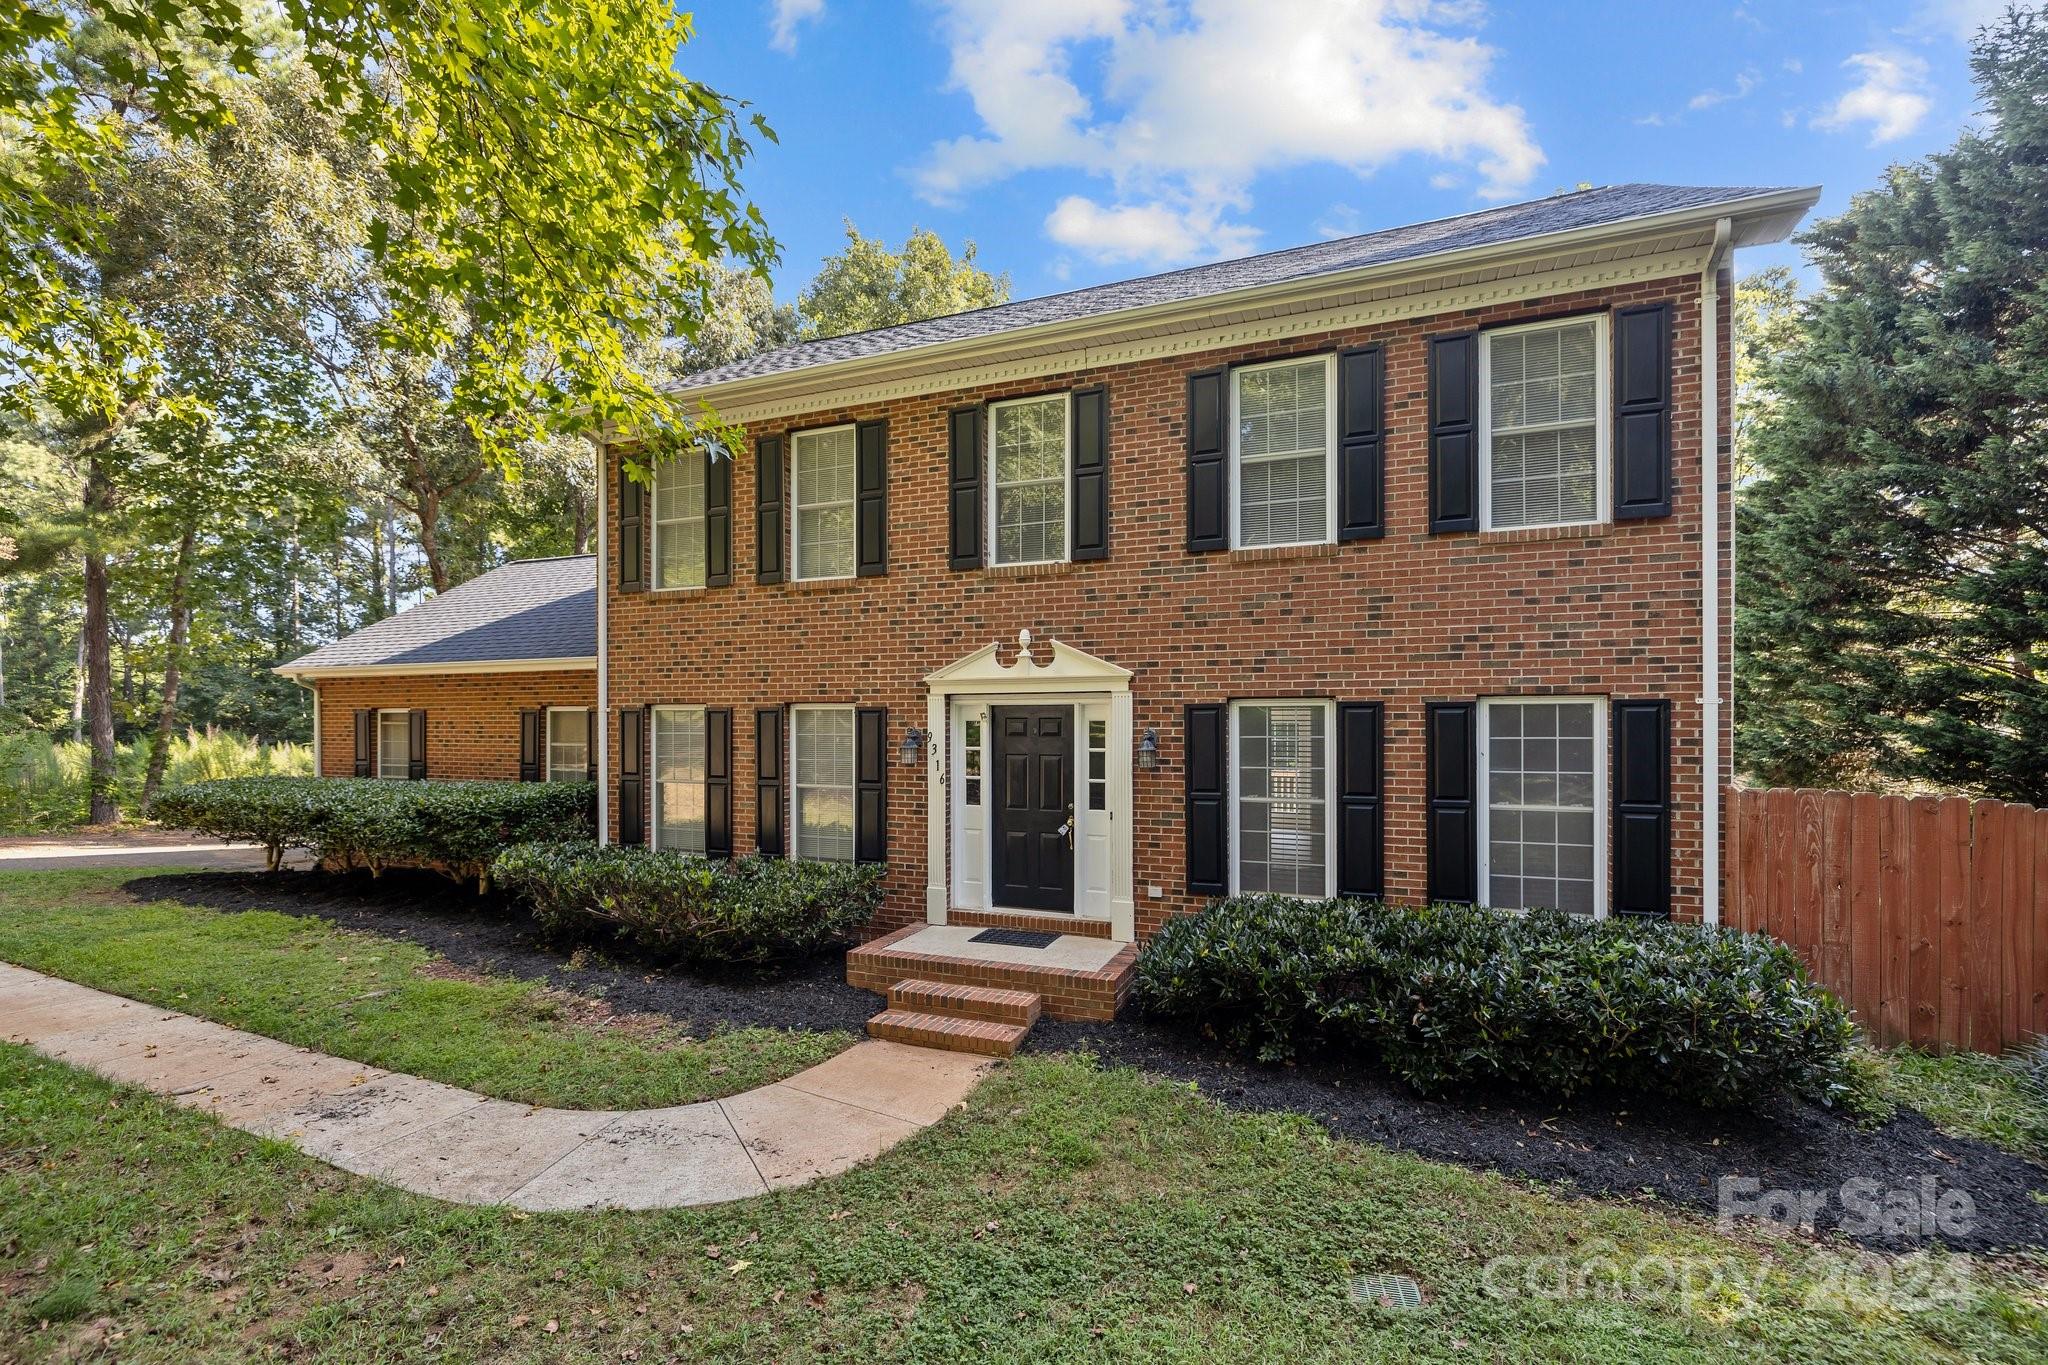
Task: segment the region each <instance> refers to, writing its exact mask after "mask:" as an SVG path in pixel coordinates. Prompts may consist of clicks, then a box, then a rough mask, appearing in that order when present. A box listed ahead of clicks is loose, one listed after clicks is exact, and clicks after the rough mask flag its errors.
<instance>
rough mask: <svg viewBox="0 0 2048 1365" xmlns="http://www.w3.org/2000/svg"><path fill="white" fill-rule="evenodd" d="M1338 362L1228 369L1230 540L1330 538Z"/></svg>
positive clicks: (1250, 543)
mask: <svg viewBox="0 0 2048 1365" xmlns="http://www.w3.org/2000/svg"><path fill="white" fill-rule="evenodd" d="M1336 367H1337V361H1336V357H1335V356H1327V355H1322V356H1311V357H1310V358H1309V359H1307V360H1281V361H1276V362H1274V363H1272V364H1270V365H1246V366H1242V367H1240V368H1238V369H1234V370H1232V371H1231V372H1230V412H1231V420H1230V451H1231V462H1232V464H1233V465H1234V471H1233V473H1234V482H1235V484H1236V487H1237V502H1236V505H1235V507H1234V508H1233V509H1232V513H1231V527H1232V543H1233V544H1235V545H1238V546H1240V547H1246V548H1250V547H1254V546H1260V545H1306V544H1313V543H1315V542H1317V541H1328V540H1335V539H1336V528H1335V526H1334V525H1333V523H1332V517H1333V515H1334V512H1335V508H1336V492H1335V479H1336V467H1337V465H1336V461H1335V460H1333V459H1332V458H1331V456H1330V451H1331V448H1332V447H1333V446H1334V445H1335V444H1336V440H1335V432H1336V421H1337V411H1336V404H1335V402H1334V401H1333V399H1334V397H1335V394H1336V388H1337V373H1336Z"/></svg>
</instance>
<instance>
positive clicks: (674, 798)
mask: <svg viewBox="0 0 2048 1365" xmlns="http://www.w3.org/2000/svg"><path fill="white" fill-rule="evenodd" d="M706 757H707V745H706V741H705V735H704V708H703V707H701V706H657V707H655V708H654V846H655V847H656V848H665V849H668V850H669V851H670V852H673V853H702V852H703V851H704V779H705V777H706V775H707V774H706Z"/></svg>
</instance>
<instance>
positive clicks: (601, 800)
mask: <svg viewBox="0 0 2048 1365" xmlns="http://www.w3.org/2000/svg"><path fill="white" fill-rule="evenodd" d="M592 444H593V445H595V446H596V447H597V563H596V565H595V568H596V570H597V723H596V724H595V725H593V726H592V727H591V728H592V729H594V730H596V731H597V842H598V844H599V846H600V847H602V846H603V845H605V844H609V843H610V842H611V841H612V838H611V802H610V800H609V799H607V798H608V793H609V789H610V787H611V773H612V765H611V753H612V724H611V720H612V674H611V658H612V655H611V632H610V631H609V630H607V629H606V628H605V626H606V622H607V621H608V620H609V619H610V613H609V612H608V611H607V610H606V609H605V608H606V602H605V599H606V597H607V596H608V595H609V589H610V587H611V576H610V574H609V573H608V572H607V571H606V563H605V548H604V532H605V502H604V490H605V485H606V483H607V482H609V481H610V479H611V470H610V468H609V467H608V464H609V460H610V458H611V451H610V450H609V448H608V447H607V446H606V445H605V443H604V442H603V441H594V442H592Z"/></svg>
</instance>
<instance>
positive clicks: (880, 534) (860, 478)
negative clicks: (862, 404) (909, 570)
mask: <svg viewBox="0 0 2048 1365" xmlns="http://www.w3.org/2000/svg"><path fill="white" fill-rule="evenodd" d="M854 449H855V456H854V545H855V549H856V551H857V554H858V557H859V560H860V564H859V567H858V569H857V570H856V572H858V573H859V575H860V576H861V577H862V578H875V577H879V576H880V575H882V574H885V573H887V572H889V424H888V423H887V422H862V423H861V424H860V425H859V426H857V427H855V428H854Z"/></svg>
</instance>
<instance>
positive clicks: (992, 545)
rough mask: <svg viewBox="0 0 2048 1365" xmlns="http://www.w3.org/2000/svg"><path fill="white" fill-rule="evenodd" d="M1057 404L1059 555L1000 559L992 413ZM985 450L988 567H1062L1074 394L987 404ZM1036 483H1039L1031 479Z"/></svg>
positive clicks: (1068, 537)
mask: <svg viewBox="0 0 2048 1365" xmlns="http://www.w3.org/2000/svg"><path fill="white" fill-rule="evenodd" d="M1054 399H1058V400H1059V402H1060V447H1061V451H1062V453H1063V455H1064V457H1065V458H1064V459H1062V460H1061V462H1060V513H1061V520H1062V522H1063V523H1064V524H1065V529H1064V530H1063V531H1062V532H1061V535H1060V548H1061V553H1060V556H1059V558H1057V559H1009V560H1006V559H1003V558H1002V557H1001V549H1000V543H999V541H998V539H997V536H996V503H997V501H998V496H997V492H998V490H997V488H996V413H997V411H999V410H1000V409H1002V408H1016V407H1023V406H1025V405H1026V404H1029V403H1050V402H1052V401H1053V400H1054ZM987 443H988V449H987V450H986V451H985V452H984V453H983V455H982V460H983V464H984V467H985V468H986V470H987V477H988V507H987V509H986V510H985V512H984V520H985V522H986V523H987V524H986V525H985V526H984V527H983V528H982V531H983V534H984V535H986V536H987V537H988V539H987V540H986V541H984V542H983V543H984V544H986V545H987V546H988V562H989V565H990V567H992V568H998V569H1009V568H1016V567H1019V566H1024V565H1031V564H1066V563H1069V562H1071V561H1072V560H1073V558H1074V395H1073V392H1072V391H1071V390H1069V391H1067V392H1064V393H1034V394H1029V395H1026V396H1025V397H1023V398H1005V399H1004V400H1002V401H1001V402H1000V403H990V404H989V405H988V436H987ZM1032 482H1039V480H1032Z"/></svg>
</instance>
